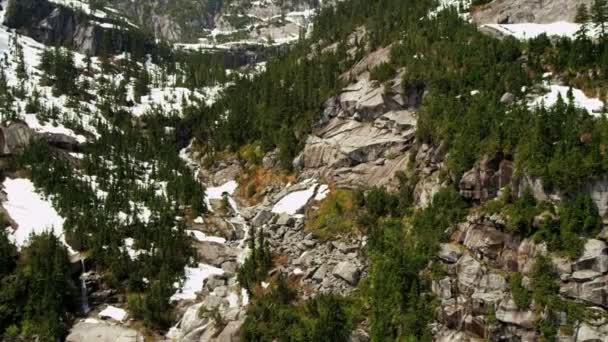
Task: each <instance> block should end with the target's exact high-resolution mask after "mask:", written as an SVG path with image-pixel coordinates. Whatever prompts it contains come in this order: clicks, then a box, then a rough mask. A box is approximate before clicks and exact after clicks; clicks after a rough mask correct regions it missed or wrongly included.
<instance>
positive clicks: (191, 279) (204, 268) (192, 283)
mask: <svg viewBox="0 0 608 342" xmlns="http://www.w3.org/2000/svg"><path fill="white" fill-rule="evenodd" d="M223 273H224V270H222V269H221V268H217V267H213V266H210V265H205V264H199V265H198V267H194V268H193V267H186V281H185V282H184V285H183V286H182V288H181V289H180V290H178V291H177V292H176V293H175V294H174V295H173V296H171V300H172V301H179V300H194V299H196V293H197V292H200V291H201V290H202V289H203V283H204V281H205V279H207V278H209V277H210V276H211V275H214V274H223ZM176 285H178V284H176Z"/></svg>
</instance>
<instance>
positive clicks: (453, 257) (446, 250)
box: [439, 243, 462, 264]
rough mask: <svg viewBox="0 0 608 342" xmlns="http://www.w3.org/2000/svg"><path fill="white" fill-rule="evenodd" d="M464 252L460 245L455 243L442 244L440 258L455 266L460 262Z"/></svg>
mask: <svg viewBox="0 0 608 342" xmlns="http://www.w3.org/2000/svg"><path fill="white" fill-rule="evenodd" d="M461 255H462V252H461V251H460V248H459V247H458V245H456V244H453V243H442V244H441V248H440V250H439V258H440V259H441V260H443V261H445V262H447V263H450V264H453V263H455V262H457V261H458V259H459V258H460V256H461Z"/></svg>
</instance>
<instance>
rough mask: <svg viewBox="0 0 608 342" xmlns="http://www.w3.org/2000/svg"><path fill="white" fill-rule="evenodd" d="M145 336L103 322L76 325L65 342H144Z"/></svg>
mask: <svg viewBox="0 0 608 342" xmlns="http://www.w3.org/2000/svg"><path fill="white" fill-rule="evenodd" d="M144 341H145V335H144V334H143V333H139V332H138V331H137V330H134V329H130V328H126V327H123V326H120V325H114V324H110V323H107V322H103V321H97V322H91V321H86V322H85V321H81V322H78V323H76V324H75V325H74V326H73V327H72V329H71V330H70V333H69V335H68V337H67V338H66V342H144Z"/></svg>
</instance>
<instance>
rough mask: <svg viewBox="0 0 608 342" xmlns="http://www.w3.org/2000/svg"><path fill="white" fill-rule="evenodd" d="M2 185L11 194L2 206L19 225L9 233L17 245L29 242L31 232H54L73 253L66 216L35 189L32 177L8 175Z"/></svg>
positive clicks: (20, 245)
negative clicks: (65, 233)
mask: <svg viewBox="0 0 608 342" xmlns="http://www.w3.org/2000/svg"><path fill="white" fill-rule="evenodd" d="M3 186H4V191H5V192H6V194H7V197H8V198H7V201H6V202H4V203H3V206H4V208H5V209H6V211H7V212H8V214H9V216H10V217H11V218H12V219H13V220H14V221H15V222H16V223H17V225H18V227H17V230H15V231H14V233H12V234H11V235H10V236H11V239H12V240H13V242H14V243H15V245H16V246H17V247H18V248H22V247H23V246H25V245H27V244H28V240H29V237H30V234H41V233H44V232H47V231H53V234H55V236H57V237H59V239H61V241H63V243H64V244H65V245H66V246H67V247H68V250H69V251H70V253H74V252H73V251H72V249H71V248H70V247H69V246H68V245H67V244H66V243H65V238H64V236H63V223H64V219H63V217H61V216H60V215H59V214H58V213H57V211H56V210H55V209H54V208H53V205H52V203H51V202H50V201H49V200H48V199H45V198H43V197H42V196H41V195H40V194H39V193H37V192H36V189H35V188H34V184H33V183H32V182H31V181H30V180H29V179H23V178H17V179H11V178H6V179H5V180H4V183H3Z"/></svg>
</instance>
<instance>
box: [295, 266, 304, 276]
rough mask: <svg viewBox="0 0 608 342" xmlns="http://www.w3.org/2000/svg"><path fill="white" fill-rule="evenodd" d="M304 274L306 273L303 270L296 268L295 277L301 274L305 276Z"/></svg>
mask: <svg viewBox="0 0 608 342" xmlns="http://www.w3.org/2000/svg"><path fill="white" fill-rule="evenodd" d="M303 273H304V271H302V269H301V268H299V267H296V268H295V269H294V270H293V274H294V275H300V274H303Z"/></svg>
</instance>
